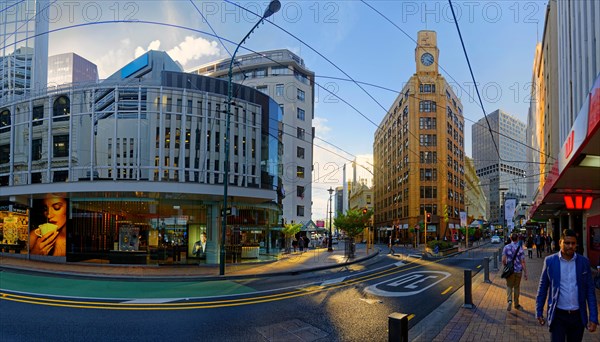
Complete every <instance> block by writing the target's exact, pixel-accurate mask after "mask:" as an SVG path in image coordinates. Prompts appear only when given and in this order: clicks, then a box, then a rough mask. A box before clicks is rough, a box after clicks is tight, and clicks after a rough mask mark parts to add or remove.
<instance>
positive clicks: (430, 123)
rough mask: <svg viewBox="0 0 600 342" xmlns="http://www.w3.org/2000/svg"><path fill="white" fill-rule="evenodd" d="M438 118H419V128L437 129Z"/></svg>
mask: <svg viewBox="0 0 600 342" xmlns="http://www.w3.org/2000/svg"><path fill="white" fill-rule="evenodd" d="M436 127H437V120H436V118H419V129H436Z"/></svg>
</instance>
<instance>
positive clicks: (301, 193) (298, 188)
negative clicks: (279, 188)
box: [296, 185, 305, 199]
mask: <svg viewBox="0 0 600 342" xmlns="http://www.w3.org/2000/svg"><path fill="white" fill-rule="evenodd" d="M304 191H305V188H304V187H303V186H299V185H298V186H296V196H298V197H300V198H301V199H304Z"/></svg>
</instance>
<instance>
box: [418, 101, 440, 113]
mask: <svg viewBox="0 0 600 342" xmlns="http://www.w3.org/2000/svg"><path fill="white" fill-rule="evenodd" d="M436 110H437V105H436V103H435V101H428V100H426V101H421V102H419V112H425V113H429V112H435V111H436Z"/></svg>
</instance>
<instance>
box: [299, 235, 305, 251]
mask: <svg viewBox="0 0 600 342" xmlns="http://www.w3.org/2000/svg"><path fill="white" fill-rule="evenodd" d="M298 249H300V253H304V238H302V236H301V237H300V238H299V239H298Z"/></svg>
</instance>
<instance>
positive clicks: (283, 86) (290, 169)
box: [192, 50, 314, 223]
mask: <svg viewBox="0 0 600 342" xmlns="http://www.w3.org/2000/svg"><path fill="white" fill-rule="evenodd" d="M230 61H231V59H224V60H220V61H216V62H212V63H209V64H205V65H202V66H200V67H199V68H196V69H194V70H193V71H192V72H193V73H198V74H200V75H206V76H211V77H216V78H223V79H227V78H228V71H229V63H230ZM233 82H236V83H239V84H243V85H245V86H249V87H254V88H255V89H257V90H259V91H261V92H263V93H265V94H267V95H269V96H270V97H271V98H273V99H274V100H275V101H277V102H278V103H279V106H280V108H281V109H282V111H283V163H282V165H278V166H275V167H277V168H278V169H279V170H280V172H282V174H283V192H284V193H285V198H284V199H283V218H284V219H285V221H286V222H291V221H292V220H293V221H294V222H296V223H308V222H309V221H310V219H311V215H312V190H311V187H312V170H313V137H314V129H313V127H312V120H313V118H314V73H313V72H311V71H310V70H308V69H307V68H306V66H305V65H304V60H302V58H300V57H298V56H297V55H295V54H294V53H292V52H290V51H288V50H273V51H266V52H258V53H253V54H249V55H243V56H238V57H236V59H235V62H234V67H233Z"/></svg>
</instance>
